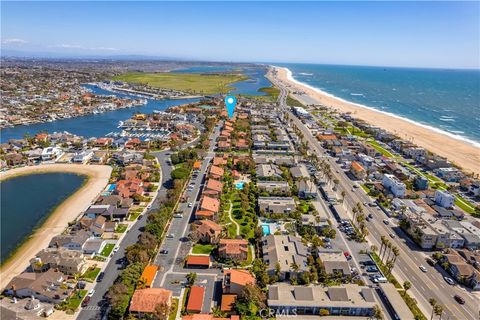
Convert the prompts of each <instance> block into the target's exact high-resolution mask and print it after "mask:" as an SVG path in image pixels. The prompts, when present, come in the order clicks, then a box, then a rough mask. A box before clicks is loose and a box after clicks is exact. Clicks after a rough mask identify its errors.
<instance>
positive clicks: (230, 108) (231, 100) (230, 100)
mask: <svg viewBox="0 0 480 320" xmlns="http://www.w3.org/2000/svg"><path fill="white" fill-rule="evenodd" d="M236 104H237V98H235V97H234V96H226V97H225V105H226V106H227V112H228V117H229V118H230V119H231V118H232V117H233V112H234V111H235V105H236Z"/></svg>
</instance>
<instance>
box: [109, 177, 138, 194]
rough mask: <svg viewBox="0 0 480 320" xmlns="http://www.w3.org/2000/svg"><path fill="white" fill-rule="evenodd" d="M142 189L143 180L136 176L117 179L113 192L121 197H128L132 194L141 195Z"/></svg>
mask: <svg viewBox="0 0 480 320" xmlns="http://www.w3.org/2000/svg"><path fill="white" fill-rule="evenodd" d="M144 191H145V190H144V189H143V181H142V180H140V179H138V178H134V179H129V180H120V181H118V182H117V185H116V186H115V191H114V193H115V194H118V195H120V196H121V197H122V198H130V197H133V196H134V195H140V196H141V195H143V193H144Z"/></svg>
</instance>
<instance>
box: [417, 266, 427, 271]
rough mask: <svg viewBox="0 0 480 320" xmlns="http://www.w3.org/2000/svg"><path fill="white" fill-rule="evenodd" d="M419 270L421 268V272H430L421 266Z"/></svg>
mask: <svg viewBox="0 0 480 320" xmlns="http://www.w3.org/2000/svg"><path fill="white" fill-rule="evenodd" d="M419 268H420V270H422V272H427V271H428V270H427V268H425V267H424V266H420V267H419Z"/></svg>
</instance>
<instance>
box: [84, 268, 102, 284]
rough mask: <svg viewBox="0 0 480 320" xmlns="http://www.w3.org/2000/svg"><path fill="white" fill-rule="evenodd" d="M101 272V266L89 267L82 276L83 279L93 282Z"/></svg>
mask: <svg viewBox="0 0 480 320" xmlns="http://www.w3.org/2000/svg"><path fill="white" fill-rule="evenodd" d="M99 273H100V268H88V270H87V271H85V273H84V274H82V276H81V278H82V279H83V280H86V281H89V282H93V281H94V280H95V279H96V278H97V276H98V274H99Z"/></svg>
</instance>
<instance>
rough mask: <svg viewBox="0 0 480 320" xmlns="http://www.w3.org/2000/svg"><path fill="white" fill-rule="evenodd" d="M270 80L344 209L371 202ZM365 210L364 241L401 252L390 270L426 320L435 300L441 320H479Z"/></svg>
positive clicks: (409, 246) (377, 215)
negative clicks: (327, 169) (325, 164)
mask: <svg viewBox="0 0 480 320" xmlns="http://www.w3.org/2000/svg"><path fill="white" fill-rule="evenodd" d="M271 80H272V81H273V82H274V84H275V85H276V86H277V87H278V88H279V89H280V90H281V92H280V95H279V105H280V107H281V108H283V109H284V111H285V115H286V116H287V117H288V118H289V119H291V120H292V121H293V123H294V124H295V125H296V126H297V127H298V129H299V130H300V131H301V132H302V134H303V136H304V140H305V141H307V142H308V145H309V147H310V148H311V150H312V151H313V152H315V153H316V154H317V156H319V157H323V158H324V159H327V160H328V161H329V163H330V166H331V168H332V173H333V176H334V179H335V178H336V179H338V180H339V184H338V189H340V190H344V191H345V192H346V196H345V201H344V205H345V207H346V209H348V212H349V213H351V208H352V207H353V206H355V205H356V203H358V202H360V203H362V204H363V203H365V202H371V201H372V199H370V197H369V196H368V195H367V194H366V193H365V192H364V191H363V190H362V189H360V188H359V189H353V190H354V191H353V192H352V187H353V181H351V180H350V179H349V178H348V177H347V176H346V175H345V173H344V172H343V170H342V168H341V167H340V165H339V164H338V163H336V162H335V160H334V159H333V158H331V157H328V156H327V154H326V153H325V150H324V149H323V148H322V147H321V145H320V143H319V142H318V140H317V139H316V138H315V137H313V135H312V134H311V132H310V130H309V129H308V128H307V127H306V126H305V125H304V124H303V123H302V121H301V120H300V119H299V118H297V117H296V116H295V115H294V114H293V113H292V112H290V110H289V108H288V106H287V105H286V98H287V95H288V91H287V88H286V87H285V85H284V84H283V83H281V82H279V81H276V80H275V79H271ZM364 209H365V210H364V212H365V214H367V215H368V214H370V213H371V214H372V215H373V216H374V219H373V220H372V221H371V222H367V228H368V231H369V233H370V235H369V236H368V237H367V240H368V241H369V242H370V244H373V245H375V246H377V248H380V246H381V240H380V239H381V238H380V237H381V236H382V235H384V236H386V237H387V238H388V239H389V240H390V241H391V242H392V243H393V244H395V245H396V246H397V247H398V248H399V249H400V256H399V257H398V258H397V262H396V264H395V268H394V269H393V275H394V276H395V277H396V278H397V280H399V281H400V282H401V283H403V281H405V280H408V281H410V282H411V283H412V288H411V289H410V290H409V294H410V295H413V296H414V298H415V299H416V300H417V301H418V303H419V307H420V308H421V310H422V311H423V312H424V314H425V315H426V316H427V317H429V316H430V313H431V307H430V305H429V302H428V300H429V299H430V298H434V299H436V300H437V302H438V303H440V304H442V305H443V306H444V314H443V316H442V318H443V319H459V320H463V319H479V307H478V305H479V299H478V298H477V297H476V296H475V295H474V294H472V293H470V292H468V291H467V290H466V289H465V288H462V287H460V286H450V285H448V284H447V283H446V282H445V281H444V279H443V276H444V275H445V274H444V273H442V272H439V267H438V266H437V267H436V268H437V270H434V268H433V267H430V266H429V265H428V264H427V263H426V261H425V257H426V254H425V253H423V252H421V251H420V249H419V247H418V246H416V245H415V244H414V243H413V242H412V241H411V240H410V239H409V238H408V237H407V236H406V235H404V234H403V232H402V230H400V228H399V227H398V226H396V225H395V224H393V223H390V225H389V226H387V225H385V224H384V223H383V222H382V220H384V219H386V218H387V216H386V215H385V214H384V213H383V211H381V210H380V209H378V208H371V207H368V206H367V207H365V208H364ZM390 233H396V234H397V237H396V238H395V239H392V238H390V237H389V234H390ZM420 265H423V266H425V267H426V268H427V269H428V271H427V273H423V272H422V271H421V270H420V269H419V266H420ZM455 294H458V295H460V296H462V297H463V298H464V299H465V301H466V303H465V304H464V305H459V304H458V303H457V302H456V301H455V300H454V299H453V296H454V295H455Z"/></svg>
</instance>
